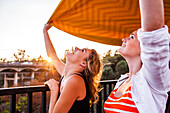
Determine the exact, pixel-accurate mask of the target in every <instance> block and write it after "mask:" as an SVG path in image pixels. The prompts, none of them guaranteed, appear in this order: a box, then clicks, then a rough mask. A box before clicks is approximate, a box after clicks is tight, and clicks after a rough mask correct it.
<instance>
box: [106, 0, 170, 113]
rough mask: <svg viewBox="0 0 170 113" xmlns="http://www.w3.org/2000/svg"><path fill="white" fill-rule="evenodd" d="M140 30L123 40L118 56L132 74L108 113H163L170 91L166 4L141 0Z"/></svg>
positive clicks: (108, 106)
mask: <svg viewBox="0 0 170 113" xmlns="http://www.w3.org/2000/svg"><path fill="white" fill-rule="evenodd" d="M139 3H140V12H141V29H139V30H137V31H135V32H133V33H132V34H131V35H130V36H129V37H128V38H125V39H123V44H122V47H121V48H120V49H119V52H120V54H121V55H123V57H124V58H125V59H126V61H127V63H128V66H129V73H128V74H125V75H122V76H121V78H120V79H119V80H118V82H117V84H116V86H115V89H114V90H113V91H112V93H111V94H110V96H109V97H108V99H107V100H106V102H105V105H104V110H105V113H115V112H116V113H118V112H119V113H120V112H128V113H131V112H133V113H134V112H135V113H136V112H140V113H164V112H165V107H166V102H167V98H168V94H167V92H168V91H170V70H169V65H168V63H169V56H170V54H169V40H170V35H169V33H168V27H167V26H166V25H164V6H163V0H139Z"/></svg>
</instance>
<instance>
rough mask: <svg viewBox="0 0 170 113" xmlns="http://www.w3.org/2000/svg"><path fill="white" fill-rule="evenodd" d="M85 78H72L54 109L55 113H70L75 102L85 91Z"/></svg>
mask: <svg viewBox="0 0 170 113" xmlns="http://www.w3.org/2000/svg"><path fill="white" fill-rule="evenodd" d="M83 81H84V80H83V78H81V77H79V76H71V77H70V78H69V79H68V81H67V83H66V84H65V86H64V88H63V90H62V92H61V95H60V97H59V99H58V100H57V103H56V105H55V107H54V111H53V112H55V113H68V111H69V110H70V108H71V107H72V105H73V103H74V102H75V100H76V99H77V98H78V97H79V96H80V95H81V93H82V92H83V91H84V89H83V88H82V87H83V85H84V84H83Z"/></svg>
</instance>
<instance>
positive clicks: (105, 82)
mask: <svg viewBox="0 0 170 113" xmlns="http://www.w3.org/2000/svg"><path fill="white" fill-rule="evenodd" d="M116 82H117V80H102V81H100V84H101V85H102V84H110V83H111V84H114V83H116Z"/></svg>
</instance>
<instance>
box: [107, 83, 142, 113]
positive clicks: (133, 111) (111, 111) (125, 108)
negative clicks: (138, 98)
mask: <svg viewBox="0 0 170 113" xmlns="http://www.w3.org/2000/svg"><path fill="white" fill-rule="evenodd" d="M117 89H118V88H117ZM117 89H115V90H113V91H112V92H111V94H110V96H109V97H108V99H107V100H106V102H105V104H104V111H105V113H125V112H126V113H139V111H138V109H137V108H136V105H135V103H134V101H133V99H132V95H131V86H129V88H128V89H127V90H126V91H125V93H124V94H123V95H122V96H120V97H115V96H114V94H115V92H116V91H117Z"/></svg>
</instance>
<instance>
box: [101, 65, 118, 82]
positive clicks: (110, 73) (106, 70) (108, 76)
mask: <svg viewBox="0 0 170 113" xmlns="http://www.w3.org/2000/svg"><path fill="white" fill-rule="evenodd" d="M103 75H105V76H102V80H108V79H114V78H115V77H116V74H115V73H114V72H113V69H112V68H111V67H105V68H104V70H103Z"/></svg>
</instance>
